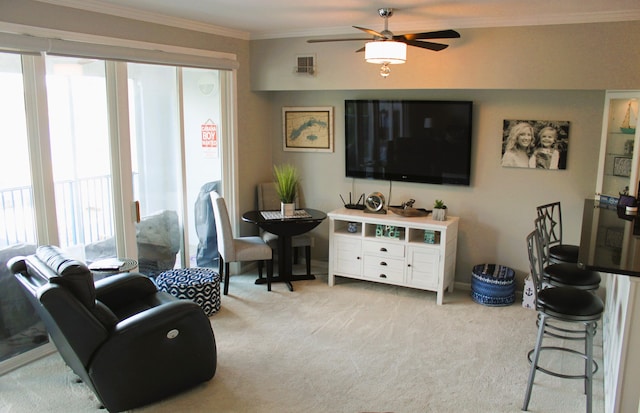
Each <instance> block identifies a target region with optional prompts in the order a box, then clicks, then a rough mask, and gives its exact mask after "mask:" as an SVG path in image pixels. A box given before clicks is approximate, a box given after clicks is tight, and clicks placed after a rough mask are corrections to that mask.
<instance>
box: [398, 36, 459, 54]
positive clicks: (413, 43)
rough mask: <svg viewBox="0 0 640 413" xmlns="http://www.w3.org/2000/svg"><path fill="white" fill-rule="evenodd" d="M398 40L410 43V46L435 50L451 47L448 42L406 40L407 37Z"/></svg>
mask: <svg viewBox="0 0 640 413" xmlns="http://www.w3.org/2000/svg"><path fill="white" fill-rule="evenodd" d="M398 40H400V41H402V42H404V43H406V44H408V45H409V46H415V47H421V48H423V49H429V50H433V51H435V52H439V51H440V50H443V49H446V48H447V47H449V45H448V44H441V43H432V42H423V41H420V40H406V39H398Z"/></svg>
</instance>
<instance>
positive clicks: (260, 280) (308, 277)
mask: <svg viewBox="0 0 640 413" xmlns="http://www.w3.org/2000/svg"><path fill="white" fill-rule="evenodd" d="M315 279H316V276H315V275H313V274H309V275H307V274H300V275H296V274H291V275H290V276H288V277H280V276H279V275H278V276H275V277H271V283H286V284H287V287H288V288H289V291H293V285H292V284H291V281H308V280H315ZM266 283H267V279H266V278H257V279H256V284H266Z"/></svg>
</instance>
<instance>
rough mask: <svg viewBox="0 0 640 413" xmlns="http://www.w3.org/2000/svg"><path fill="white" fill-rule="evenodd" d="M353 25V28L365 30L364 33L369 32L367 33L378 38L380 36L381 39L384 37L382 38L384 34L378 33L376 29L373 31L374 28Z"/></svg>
mask: <svg viewBox="0 0 640 413" xmlns="http://www.w3.org/2000/svg"><path fill="white" fill-rule="evenodd" d="M353 27H354V28H355V29H358V30H362V31H363V32H365V33H369V34H370V35H372V36H376V37H380V38H382V39H384V38H385V36H384V34H382V33H378V32H377V31H375V30H371V29H367V28H365V27H358V26H353Z"/></svg>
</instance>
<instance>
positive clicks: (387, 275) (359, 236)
mask: <svg viewBox="0 0 640 413" xmlns="http://www.w3.org/2000/svg"><path fill="white" fill-rule="evenodd" d="M327 215H328V216H329V254H330V256H329V277H328V278H329V285H331V286H333V285H334V284H335V277H347V278H354V279H359V280H363V281H376V282H381V283H388V284H393V285H399V286H404V287H410V288H416V289H421V290H427V291H435V292H436V293H437V296H436V302H437V303H438V304H439V305H440V304H442V302H443V296H444V291H445V290H447V291H453V286H454V282H455V267H456V265H455V264H456V249H457V240H458V221H459V218H458V217H452V216H449V217H447V220H446V221H435V220H433V219H431V217H430V216H427V217H412V218H408V217H401V216H399V215H395V214H393V213H389V214H385V215H382V214H381V215H377V214H368V213H365V212H363V211H359V210H353V209H346V208H341V209H338V210H335V211H331V212H329V213H328V214H327ZM354 224H355V225H354ZM381 227H384V228H393V232H392V234H393V236H384V235H382V236H381V231H380V230H379V229H380V228H381ZM346 228H353V231H352V230H349V231H347V230H346ZM383 233H384V232H383ZM427 235H430V236H429V237H428V236H427Z"/></svg>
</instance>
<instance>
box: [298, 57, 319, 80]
mask: <svg viewBox="0 0 640 413" xmlns="http://www.w3.org/2000/svg"><path fill="white" fill-rule="evenodd" d="M315 62H316V57H315V55H298V56H297V57H296V67H295V69H294V71H295V73H297V74H301V75H311V76H313V75H315V74H316V67H315Z"/></svg>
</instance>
